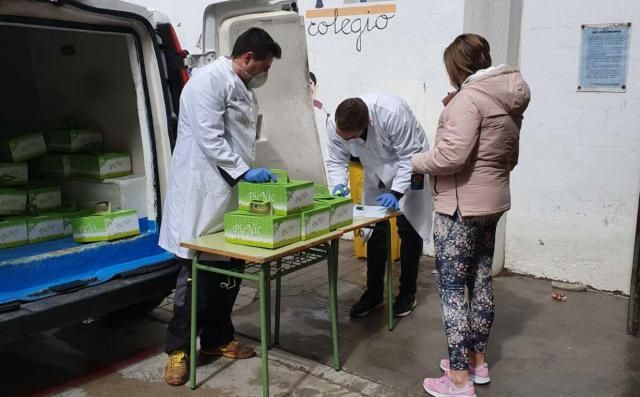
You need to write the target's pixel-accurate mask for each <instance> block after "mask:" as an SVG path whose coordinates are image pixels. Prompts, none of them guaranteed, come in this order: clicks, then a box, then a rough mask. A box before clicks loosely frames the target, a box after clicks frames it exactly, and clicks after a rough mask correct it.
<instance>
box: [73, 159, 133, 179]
mask: <svg viewBox="0 0 640 397" xmlns="http://www.w3.org/2000/svg"><path fill="white" fill-rule="evenodd" d="M70 158H71V175H73V176H78V177H83V178H91V179H107V178H116V177H119V176H125V175H130V174H131V155H130V154H129V153H102V154H73V155H71V156H70Z"/></svg>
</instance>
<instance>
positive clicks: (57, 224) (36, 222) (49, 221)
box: [27, 214, 65, 244]
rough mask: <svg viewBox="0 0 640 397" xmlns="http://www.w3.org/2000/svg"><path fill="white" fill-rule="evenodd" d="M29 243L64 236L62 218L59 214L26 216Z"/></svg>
mask: <svg viewBox="0 0 640 397" xmlns="http://www.w3.org/2000/svg"><path fill="white" fill-rule="evenodd" d="M27 227H28V234H29V244H34V243H40V242H43V241H49V240H58V239H61V238H64V237H65V235H64V219H63V218H62V216H61V215H55V214H47V215H39V216H30V217H28V218H27Z"/></svg>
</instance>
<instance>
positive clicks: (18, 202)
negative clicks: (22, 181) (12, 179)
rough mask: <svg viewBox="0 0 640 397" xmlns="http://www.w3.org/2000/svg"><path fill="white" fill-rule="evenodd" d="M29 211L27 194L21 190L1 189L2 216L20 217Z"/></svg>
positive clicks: (0, 205) (0, 212) (0, 210)
mask: <svg viewBox="0 0 640 397" xmlns="http://www.w3.org/2000/svg"><path fill="white" fill-rule="evenodd" d="M26 210H27V192H26V191H24V190H19V189H8V188H5V189H0V215H20V214H23V213H24V212H25V211H26Z"/></svg>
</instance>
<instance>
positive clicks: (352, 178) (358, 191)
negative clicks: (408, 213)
mask: <svg viewBox="0 0 640 397" xmlns="http://www.w3.org/2000/svg"><path fill="white" fill-rule="evenodd" d="M363 180H364V169H363V168H362V164H360V163H357V162H351V163H350V164H349V184H350V185H351V198H352V199H353V203H354V204H362V195H363V188H362V186H363ZM354 234H355V236H354V239H353V252H354V254H355V256H356V257H357V258H366V257H367V244H365V243H364V241H363V239H362V233H360V230H356V231H355V233H354ZM391 257H392V258H393V260H394V261H397V260H398V259H400V237H398V226H397V225H396V220H395V218H394V219H391Z"/></svg>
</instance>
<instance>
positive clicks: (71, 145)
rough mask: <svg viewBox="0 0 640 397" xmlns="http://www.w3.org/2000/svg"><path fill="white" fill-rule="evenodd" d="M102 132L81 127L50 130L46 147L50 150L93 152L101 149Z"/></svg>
mask: <svg viewBox="0 0 640 397" xmlns="http://www.w3.org/2000/svg"><path fill="white" fill-rule="evenodd" d="M102 140H103V139H102V132H100V131H92V130H82V129H60V130H50V131H47V134H46V142H47V149H48V150H49V151H52V152H62V153H73V152H95V151H100V150H102Z"/></svg>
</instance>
